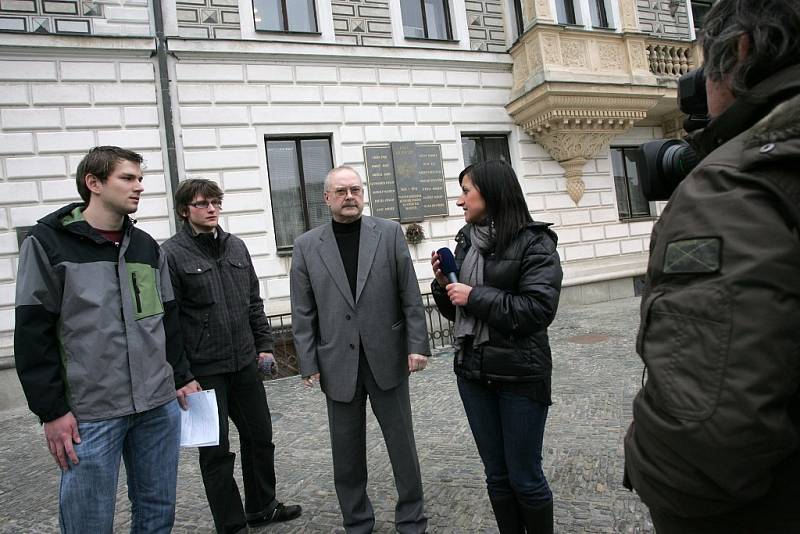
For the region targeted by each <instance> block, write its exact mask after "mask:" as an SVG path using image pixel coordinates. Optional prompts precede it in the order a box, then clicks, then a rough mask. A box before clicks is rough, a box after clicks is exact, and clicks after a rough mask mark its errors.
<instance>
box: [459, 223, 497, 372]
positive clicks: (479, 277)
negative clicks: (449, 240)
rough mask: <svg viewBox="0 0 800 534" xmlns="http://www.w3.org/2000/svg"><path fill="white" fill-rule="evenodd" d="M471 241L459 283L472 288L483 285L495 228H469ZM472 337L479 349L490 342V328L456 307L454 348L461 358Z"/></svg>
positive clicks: (485, 225)
mask: <svg viewBox="0 0 800 534" xmlns="http://www.w3.org/2000/svg"><path fill="white" fill-rule="evenodd" d="M469 240H470V243H471V246H470V248H469V249H468V250H467V254H466V256H465V257H464V261H463V263H462V264H461V270H460V271H459V273H458V281H459V282H461V283H462V284H466V285H468V286H471V287H477V286H482V285H483V268H484V265H485V263H486V262H485V260H484V254H487V253H489V252H490V251H491V250H492V249H493V248H494V232H493V226H492V225H489V224H484V225H481V226H479V225H476V224H471V225H470V226H469ZM467 336H472V347H473V348H478V347H479V346H481V345H483V344H484V343H486V342H488V341H489V327H488V326H487V325H486V323H484V322H483V321H481V320H479V319H476V318H475V317H473V316H471V315H469V314H467V313H465V312H464V309H463V308H462V307H461V306H456V324H455V327H454V329H453V337H454V338H455V342H454V346H455V348H456V350H457V351H458V353H459V358H461V357H462V356H461V355H462V354H463V352H462V350H461V349H462V348H463V345H464V338H466V337H467Z"/></svg>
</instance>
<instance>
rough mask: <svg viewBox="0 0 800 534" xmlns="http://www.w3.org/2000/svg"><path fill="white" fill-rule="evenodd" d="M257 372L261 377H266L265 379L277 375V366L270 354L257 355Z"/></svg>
mask: <svg viewBox="0 0 800 534" xmlns="http://www.w3.org/2000/svg"><path fill="white" fill-rule="evenodd" d="M258 371H259V373H261V375H262V377H264V376H266V377H267V378H271V377H273V376H275V375H276V374H278V364H277V363H276V362H275V356H274V355H273V354H272V353H271V352H259V353H258Z"/></svg>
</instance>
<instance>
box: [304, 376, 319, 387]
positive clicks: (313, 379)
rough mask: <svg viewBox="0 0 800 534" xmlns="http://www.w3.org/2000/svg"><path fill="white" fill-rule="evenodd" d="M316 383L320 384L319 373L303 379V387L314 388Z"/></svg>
mask: <svg viewBox="0 0 800 534" xmlns="http://www.w3.org/2000/svg"><path fill="white" fill-rule="evenodd" d="M314 382H319V373H314V374H313V375H311V376H304V377H303V385H304V386H305V387H307V388H313V387H314Z"/></svg>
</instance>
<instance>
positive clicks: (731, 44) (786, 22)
mask: <svg viewBox="0 0 800 534" xmlns="http://www.w3.org/2000/svg"><path fill="white" fill-rule="evenodd" d="M703 27H704V30H703V56H704V69H705V74H706V76H707V77H708V78H709V79H710V80H712V81H715V82H719V81H721V80H722V79H723V78H725V77H726V76H728V75H730V76H731V88H732V89H733V93H734V95H736V96H739V95H741V94H743V93H746V92H747V90H748V89H750V88H752V87H753V86H755V85H756V84H758V83H759V82H760V81H762V80H765V79H766V78H768V77H769V76H771V75H772V74H773V73H775V72H778V71H780V70H781V69H784V68H786V67H788V66H790V65H794V64H796V63H800V39H798V35H800V2H798V1H797V0H719V2H716V3H715V4H714V5H713V6H712V7H711V9H710V10H709V11H708V13H707V14H706V17H705V19H704V21H703ZM742 35H747V37H748V39H749V41H750V47H749V49H748V53H747V57H746V58H745V59H744V60H743V61H741V62H739V38H740V36H742Z"/></svg>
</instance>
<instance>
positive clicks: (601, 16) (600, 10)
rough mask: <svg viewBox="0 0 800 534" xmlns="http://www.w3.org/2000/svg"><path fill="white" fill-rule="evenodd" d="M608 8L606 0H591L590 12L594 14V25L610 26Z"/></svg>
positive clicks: (598, 26)
mask: <svg viewBox="0 0 800 534" xmlns="http://www.w3.org/2000/svg"><path fill="white" fill-rule="evenodd" d="M608 11H609V10H608V9H607V8H606V0H589V14H590V15H591V16H592V26H593V27H595V28H610V27H611V25H610V24H609V23H608Z"/></svg>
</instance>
